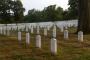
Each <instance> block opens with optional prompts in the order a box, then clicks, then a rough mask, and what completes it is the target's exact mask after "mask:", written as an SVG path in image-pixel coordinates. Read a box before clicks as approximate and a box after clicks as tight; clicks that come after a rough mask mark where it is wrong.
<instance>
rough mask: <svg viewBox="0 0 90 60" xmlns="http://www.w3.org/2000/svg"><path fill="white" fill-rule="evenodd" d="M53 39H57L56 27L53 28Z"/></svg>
mask: <svg viewBox="0 0 90 60" xmlns="http://www.w3.org/2000/svg"><path fill="white" fill-rule="evenodd" d="M53 38H56V26H54V27H53Z"/></svg>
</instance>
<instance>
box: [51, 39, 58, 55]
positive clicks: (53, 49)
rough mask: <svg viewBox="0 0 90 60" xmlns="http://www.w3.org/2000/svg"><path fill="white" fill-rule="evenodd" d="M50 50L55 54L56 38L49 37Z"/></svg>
mask: <svg viewBox="0 0 90 60" xmlns="http://www.w3.org/2000/svg"><path fill="white" fill-rule="evenodd" d="M51 52H52V53H53V54H57V40H56V39H55V38H52V39H51Z"/></svg>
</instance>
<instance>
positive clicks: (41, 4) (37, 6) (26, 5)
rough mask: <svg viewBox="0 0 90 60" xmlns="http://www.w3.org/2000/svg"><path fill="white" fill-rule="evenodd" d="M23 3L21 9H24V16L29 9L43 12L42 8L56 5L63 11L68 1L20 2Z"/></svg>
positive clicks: (26, 0)
mask: <svg viewBox="0 0 90 60" xmlns="http://www.w3.org/2000/svg"><path fill="white" fill-rule="evenodd" d="M21 1H22V3H23V7H24V8H25V9H26V11H25V14H27V12H28V10H30V9H33V8H35V9H38V10H43V9H44V7H47V6H49V5H54V4H55V5H57V6H60V7H62V8H63V9H64V10H65V9H67V8H68V7H69V6H68V0H21Z"/></svg>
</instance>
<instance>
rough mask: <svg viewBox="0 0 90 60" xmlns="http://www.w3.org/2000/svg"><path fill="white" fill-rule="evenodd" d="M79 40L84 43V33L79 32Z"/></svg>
mask: <svg viewBox="0 0 90 60" xmlns="http://www.w3.org/2000/svg"><path fill="white" fill-rule="evenodd" d="M78 40H79V41H80V42H83V32H82V31H79V32H78Z"/></svg>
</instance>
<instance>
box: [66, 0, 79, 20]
mask: <svg viewBox="0 0 90 60" xmlns="http://www.w3.org/2000/svg"><path fill="white" fill-rule="evenodd" d="M68 5H70V7H69V8H68V10H69V15H70V18H71V19H77V18H78V0H69V3H68Z"/></svg>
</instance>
